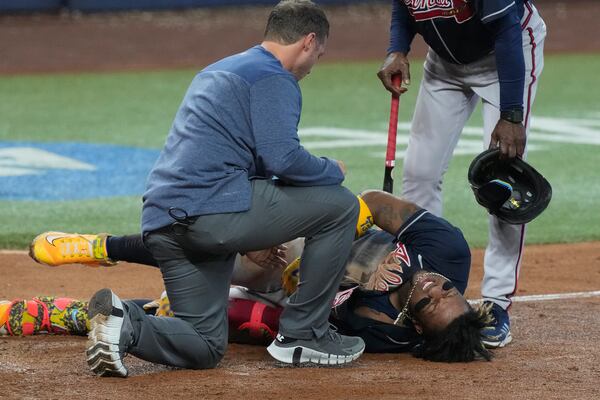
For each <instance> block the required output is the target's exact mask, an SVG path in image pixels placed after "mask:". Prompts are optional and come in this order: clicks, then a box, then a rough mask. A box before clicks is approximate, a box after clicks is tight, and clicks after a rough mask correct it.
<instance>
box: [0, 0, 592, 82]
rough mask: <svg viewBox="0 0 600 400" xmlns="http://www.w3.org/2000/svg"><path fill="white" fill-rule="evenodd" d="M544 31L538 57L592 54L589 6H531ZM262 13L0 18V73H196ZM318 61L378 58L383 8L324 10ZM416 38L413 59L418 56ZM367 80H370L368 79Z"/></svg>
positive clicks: (250, 37) (383, 44)
mask: <svg viewBox="0 0 600 400" xmlns="http://www.w3.org/2000/svg"><path fill="white" fill-rule="evenodd" d="M536 4H537V5H538V8H539V9H540V12H541V14H542V16H543V18H544V20H545V21H546V24H547V25H548V37H547V39H546V44H545V51H546V53H556V52H598V51H600V35H599V34H598V33H599V30H598V28H597V24H596V20H597V16H598V15H600V2H599V1H596V0H570V1H566V0H538V1H536ZM268 11H269V9H268V8H265V7H257V8H256V7H255V8H246V7H241V8H240V7H237V8H224V9H223V8H217V9H207V10H195V11H185V12H184V11H181V12H160V13H148V12H144V13H126V14H91V15H85V14H84V15H82V14H59V15H35V16H0V74H23V73H39V72H65V71H71V72H74V71H75V72H76V71H114V70H140V69H163V68H199V67H202V66H204V65H206V64H207V63H210V62H212V61H214V60H216V59H219V58H221V57H224V56H226V55H229V54H232V53H234V52H238V51H242V50H244V49H246V48H248V47H250V46H252V45H254V44H256V43H258V42H259V41H260V39H261V38H262V33H263V29H264V21H265V20H266V16H267V15H268ZM327 11H328V15H329V19H330V20H331V35H330V41H329V44H328V48H327V54H326V57H325V58H324V62H331V61H345V60H382V58H383V57H384V55H385V51H386V48H387V44H388V31H389V28H388V27H389V20H390V7H389V6H388V4H387V3H385V2H375V3H374V4H362V5H356V6H352V7H329V8H327ZM424 51H425V46H424V45H423V42H422V41H421V40H420V39H419V38H418V39H417V40H416V41H415V43H414V46H413V51H412V54H413V56H422V55H423V54H424ZM374 79H375V78H374Z"/></svg>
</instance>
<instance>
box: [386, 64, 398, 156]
mask: <svg viewBox="0 0 600 400" xmlns="http://www.w3.org/2000/svg"><path fill="white" fill-rule="evenodd" d="M392 83H393V84H394V86H400V75H394V76H393V77H392ZM399 106H400V97H399V96H398V95H397V94H392V105H391V109H390V125H389V127H388V142H387V151H386V153H385V166H386V167H391V168H393V167H394V164H395V162H396V134H397V132H398V107H399Z"/></svg>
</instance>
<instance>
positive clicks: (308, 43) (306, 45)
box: [302, 32, 317, 51]
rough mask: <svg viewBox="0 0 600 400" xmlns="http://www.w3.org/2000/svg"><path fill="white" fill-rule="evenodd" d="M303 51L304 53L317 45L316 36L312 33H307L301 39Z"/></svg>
mask: <svg viewBox="0 0 600 400" xmlns="http://www.w3.org/2000/svg"><path fill="white" fill-rule="evenodd" d="M302 44H303V50H304V51H309V50H310V49H312V48H313V46H316V45H317V35H316V33H314V32H311V33H309V34H308V35H306V36H304V39H303V43H302Z"/></svg>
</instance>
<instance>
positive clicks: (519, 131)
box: [490, 119, 527, 158]
mask: <svg viewBox="0 0 600 400" xmlns="http://www.w3.org/2000/svg"><path fill="white" fill-rule="evenodd" d="M526 142H527V137H526V136H525V127H523V124H520V123H519V124H515V123H513V122H509V121H505V120H503V119H500V120H499V121H498V123H497V124H496V127H495V128H494V131H493V132H492V137H491V140H490V149H493V148H496V147H500V158H515V157H523V152H524V151H525V143H526Z"/></svg>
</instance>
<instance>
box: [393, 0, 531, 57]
mask: <svg viewBox="0 0 600 400" xmlns="http://www.w3.org/2000/svg"><path fill="white" fill-rule="evenodd" d="M523 3H524V0H475V1H473V0H394V1H393V8H392V25H391V36H390V48H389V52H393V51H400V52H403V53H408V50H409V48H410V43H411V42H412V39H413V37H414V35H415V33H419V34H420V35H421V36H423V39H424V40H425V42H426V43H427V44H428V45H429V47H431V48H432V49H433V50H434V51H435V52H436V53H437V54H438V55H439V56H440V57H442V58H444V59H445V60H447V61H449V62H452V63H457V64H467V63H470V62H473V61H476V60H478V59H480V58H482V57H484V56H486V55H488V54H490V53H491V52H493V51H494V47H495V39H496V36H497V35H498V34H499V33H500V32H501V31H502V30H504V29H505V28H506V27H507V26H508V24H510V23H514V22H516V23H518V22H519V20H520V18H521V17H522V16H523ZM503 19H507V21H502V22H503V23H494V22H495V21H501V20H503Z"/></svg>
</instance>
